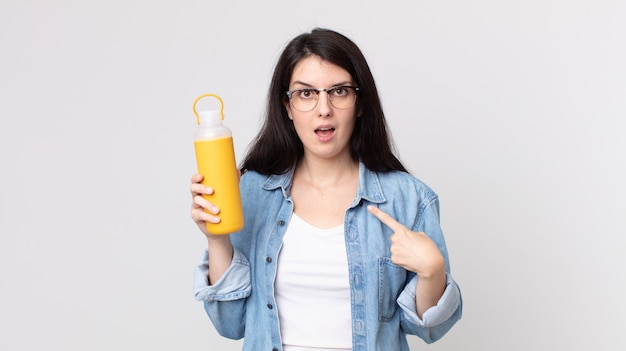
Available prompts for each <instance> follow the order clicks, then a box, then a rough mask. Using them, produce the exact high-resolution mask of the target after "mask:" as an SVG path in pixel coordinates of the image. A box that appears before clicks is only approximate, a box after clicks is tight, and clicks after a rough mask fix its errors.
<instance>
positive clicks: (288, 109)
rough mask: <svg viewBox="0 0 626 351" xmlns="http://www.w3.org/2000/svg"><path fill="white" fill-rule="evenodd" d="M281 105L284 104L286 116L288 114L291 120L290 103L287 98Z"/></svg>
mask: <svg viewBox="0 0 626 351" xmlns="http://www.w3.org/2000/svg"><path fill="white" fill-rule="evenodd" d="M283 106H285V110H287V116H289V119H290V120H292V121H293V117H291V104H289V100H287V101H285V102H283Z"/></svg>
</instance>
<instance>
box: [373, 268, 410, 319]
mask: <svg viewBox="0 0 626 351" xmlns="http://www.w3.org/2000/svg"><path fill="white" fill-rule="evenodd" d="M405 281H406V270H405V269H404V268H402V267H400V266H398V265H396V264H394V263H393V262H391V258H390V257H379V258H378V320H380V321H381V322H388V321H390V320H391V319H392V318H393V315H394V314H395V313H396V310H397V309H398V304H397V303H396V300H397V299H398V296H400V293H401V292H402V289H403V288H404V282H405Z"/></svg>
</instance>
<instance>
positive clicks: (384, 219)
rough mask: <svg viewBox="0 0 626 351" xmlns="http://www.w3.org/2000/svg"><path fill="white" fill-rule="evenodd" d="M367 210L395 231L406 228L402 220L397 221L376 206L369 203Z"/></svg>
mask: <svg viewBox="0 0 626 351" xmlns="http://www.w3.org/2000/svg"><path fill="white" fill-rule="evenodd" d="M367 210H368V211H369V212H370V213H371V214H373V215H374V216H376V218H378V219H379V220H380V221H381V222H383V223H384V224H385V225H386V226H387V227H389V228H391V230H393V231H394V232H395V231H398V230H399V229H402V228H404V226H403V225H402V224H401V223H400V222H398V221H396V220H395V219H393V217H391V216H390V215H388V214H387V213H385V212H384V211H383V210H381V209H380V208H378V207H376V206H372V205H369V206H367Z"/></svg>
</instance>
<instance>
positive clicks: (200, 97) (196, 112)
mask: <svg viewBox="0 0 626 351" xmlns="http://www.w3.org/2000/svg"><path fill="white" fill-rule="evenodd" d="M207 96H211V97H214V98H216V99H217V100H218V101H219V102H220V105H221V107H220V116H222V120H224V101H222V98H221V97H219V96H217V95H215V94H203V95H200V96H198V97H197V98H196V101H194V102H193V113H194V114H195V115H196V122H198V125H200V115H198V111H196V104H197V103H198V101H199V100H200V99H202V98H205V97H207Z"/></svg>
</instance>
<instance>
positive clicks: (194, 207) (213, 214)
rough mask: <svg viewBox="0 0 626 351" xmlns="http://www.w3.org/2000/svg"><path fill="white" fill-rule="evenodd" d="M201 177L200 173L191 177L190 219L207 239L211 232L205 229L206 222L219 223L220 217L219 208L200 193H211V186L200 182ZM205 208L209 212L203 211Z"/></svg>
mask: <svg viewBox="0 0 626 351" xmlns="http://www.w3.org/2000/svg"><path fill="white" fill-rule="evenodd" d="M202 179H203V177H202V175H201V174H195V175H194V176H193V177H191V187H190V190H191V219H193V221H194V222H196V225H197V226H198V228H200V230H201V231H202V233H204V235H205V236H206V237H207V239H209V238H210V236H212V234H211V233H209V231H208V230H207V227H206V223H207V222H210V223H219V222H220V217H219V216H218V215H219V213H220V209H219V208H218V207H217V206H215V205H214V204H213V203H211V202H210V201H208V200H207V199H205V198H204V197H202V195H212V194H213V189H212V188H211V187H208V186H205V185H203V184H201V183H200V182H202ZM205 210H207V211H208V212H210V213H207V212H205Z"/></svg>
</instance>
